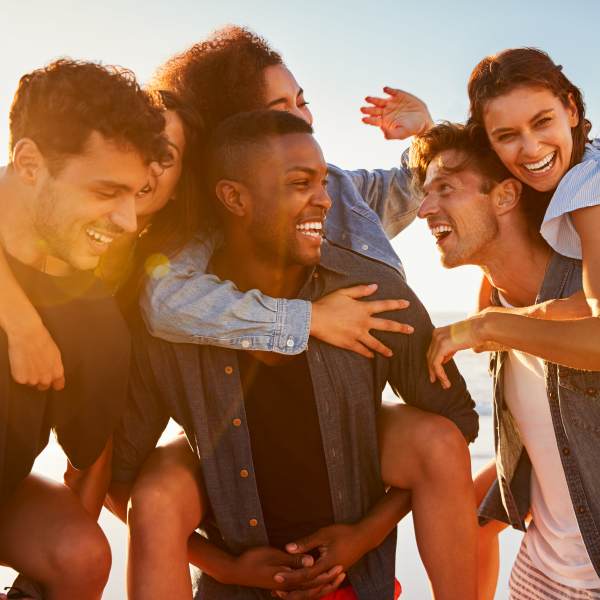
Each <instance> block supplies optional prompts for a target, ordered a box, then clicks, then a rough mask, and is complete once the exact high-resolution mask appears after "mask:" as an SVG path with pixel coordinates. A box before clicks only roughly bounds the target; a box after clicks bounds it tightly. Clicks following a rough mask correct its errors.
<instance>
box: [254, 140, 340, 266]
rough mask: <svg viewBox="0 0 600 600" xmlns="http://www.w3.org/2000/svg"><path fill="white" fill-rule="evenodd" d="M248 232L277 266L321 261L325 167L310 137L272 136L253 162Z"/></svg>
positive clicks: (326, 200)
mask: <svg viewBox="0 0 600 600" xmlns="http://www.w3.org/2000/svg"><path fill="white" fill-rule="evenodd" d="M251 169H252V183H251V184H249V185H248V186H247V187H248V192H249V194H250V209H249V214H248V219H247V234H248V236H249V238H250V239H251V240H252V244H253V246H254V247H255V249H256V252H258V253H260V254H261V255H262V256H263V257H264V258H266V259H267V260H270V261H276V263H277V265H276V266H278V267H286V266H290V265H301V266H312V265H315V264H317V263H318V262H319V260H320V257H321V242H322V233H323V222H324V220H325V215H326V213H327V211H328V210H329V208H330V207H331V200H330V198H329V196H328V194H327V189H326V186H327V164H326V163H325V159H324V158H323V153H322V152H321V148H320V147H319V145H318V144H317V142H316V141H315V139H314V138H313V136H312V135H310V134H289V135H282V136H277V137H273V138H272V139H271V140H270V142H269V143H268V145H266V146H265V148H264V150H261V151H259V152H257V153H256V154H255V157H254V160H253V161H252V166H251Z"/></svg>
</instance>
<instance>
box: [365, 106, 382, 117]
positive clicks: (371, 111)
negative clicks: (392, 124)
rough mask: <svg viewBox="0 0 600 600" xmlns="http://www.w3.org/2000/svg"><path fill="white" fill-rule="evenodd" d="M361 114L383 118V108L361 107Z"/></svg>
mask: <svg viewBox="0 0 600 600" xmlns="http://www.w3.org/2000/svg"><path fill="white" fill-rule="evenodd" d="M360 112H361V113H363V114H365V115H370V116H371V117H381V116H382V115H383V108H380V107H379V106H361V107H360Z"/></svg>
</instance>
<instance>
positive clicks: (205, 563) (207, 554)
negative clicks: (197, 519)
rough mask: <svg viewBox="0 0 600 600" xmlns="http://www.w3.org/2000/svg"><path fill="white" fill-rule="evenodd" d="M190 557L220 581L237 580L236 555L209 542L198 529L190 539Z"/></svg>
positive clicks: (194, 562) (228, 582)
mask: <svg viewBox="0 0 600 600" xmlns="http://www.w3.org/2000/svg"><path fill="white" fill-rule="evenodd" d="M188 558H189V561H190V563H191V564H193V565H195V566H196V567H198V568H199V569H200V570H201V571H202V572H203V573H206V574H207V575H209V576H210V577H212V578H213V579H216V580H217V581H218V582H219V583H223V584H229V585H231V584H233V583H234V582H235V577H234V574H235V557H234V556H233V555H231V554H229V553H228V552H226V551H225V550H222V549H221V548H219V547H218V546H215V545H214V544H212V543H211V542H209V541H208V540H207V539H206V538H205V537H204V536H203V535H201V534H200V533H198V532H197V531H195V532H194V533H193V534H192V535H191V536H190V539H189V541H188Z"/></svg>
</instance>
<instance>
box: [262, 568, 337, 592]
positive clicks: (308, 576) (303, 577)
mask: <svg viewBox="0 0 600 600" xmlns="http://www.w3.org/2000/svg"><path fill="white" fill-rule="evenodd" d="M343 570H344V568H343V567H342V565H334V566H333V567H331V568H327V565H326V564H325V563H322V564H320V565H319V564H318V563H317V564H316V565H315V566H314V567H311V568H308V569H299V570H297V571H290V572H280V573H277V574H276V575H275V577H274V580H275V581H276V582H277V584H278V585H279V586H280V587H281V588H283V589H282V590H281V591H290V590H307V591H313V590H314V588H318V587H320V586H323V585H330V584H332V583H333V582H334V581H335V580H336V579H337V578H338V577H339V575H340V573H342V572H343ZM302 597H304V596H302ZM308 597H313V596H308Z"/></svg>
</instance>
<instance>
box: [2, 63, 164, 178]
mask: <svg viewBox="0 0 600 600" xmlns="http://www.w3.org/2000/svg"><path fill="white" fill-rule="evenodd" d="M9 126H10V145H9V149H10V152H11V154H12V151H13V150H14V147H15V145H16V143H17V142H18V141H19V140H20V139H23V138H30V139H32V140H33V141H34V142H35V143H36V144H37V146H38V148H39V149H40V152H41V153H42V154H43V155H44V157H45V158H46V159H47V161H48V165H49V168H50V171H51V172H53V173H56V172H57V171H58V170H60V168H61V167H62V165H63V163H64V159H65V158H66V157H68V156H73V155H77V154H80V153H82V152H83V151H84V147H85V144H86V142H87V140H88V138H89V135H90V134H91V133H92V131H98V132H99V133H100V134H102V135H103V136H104V137H106V138H108V139H110V140H113V141H115V142H117V143H119V144H123V145H126V146H131V147H133V148H134V149H135V150H137V151H138V152H139V153H140V155H141V156H142V158H143V159H144V160H146V161H147V162H151V161H154V160H156V161H158V162H160V163H164V162H165V160H166V154H167V144H166V140H165V138H164V136H163V129H164V118H163V116H162V110H161V108H160V107H158V106H155V105H154V103H153V101H152V99H151V97H150V96H149V95H148V94H146V92H144V91H143V90H141V89H140V86H139V85H138V83H137V82H136V80H135V76H134V75H133V73H132V72H131V71H128V70H126V69H122V68H120V67H114V66H103V65H100V64H98V63H93V62H84V61H75V60H71V59H59V60H56V61H54V62H52V63H50V64H49V65H47V66H45V67H42V68H40V69H36V70H35V71H32V72H31V73H27V74H26V75H23V77H21V80H20V81H19V86H18V88H17V91H16V94H15V97H14V99H13V102H12V106H11V108H10V117H9Z"/></svg>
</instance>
